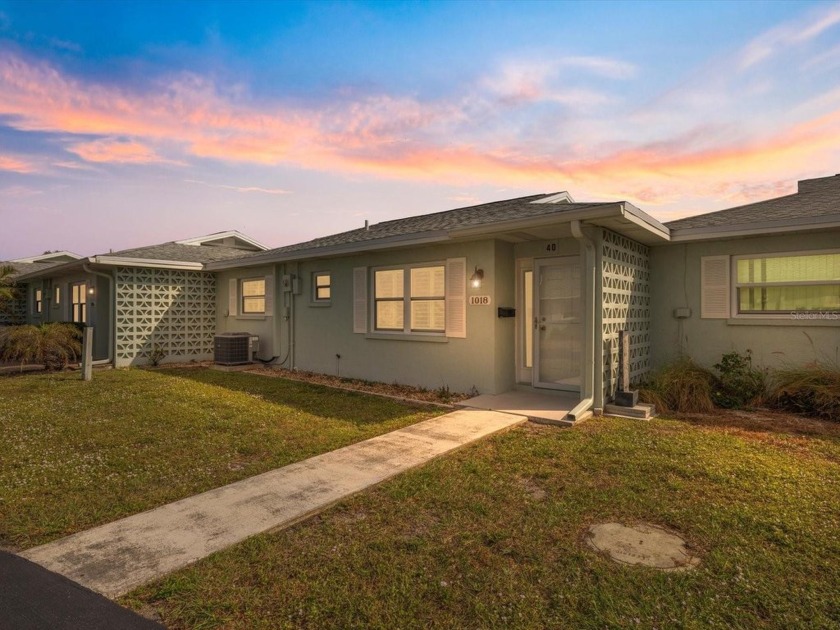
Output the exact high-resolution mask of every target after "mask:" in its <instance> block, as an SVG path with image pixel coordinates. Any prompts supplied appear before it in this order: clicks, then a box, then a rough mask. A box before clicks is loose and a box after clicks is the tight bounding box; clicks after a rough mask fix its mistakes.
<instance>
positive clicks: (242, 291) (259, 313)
mask: <svg viewBox="0 0 840 630" xmlns="http://www.w3.org/2000/svg"><path fill="white" fill-rule="evenodd" d="M246 282H262V283H263V292H262V294H261V295H247V296H246V295H245V283H246ZM266 282H267V280H266V279H265V276H255V277H253V278H240V279H239V287H238V288H239V296H238V297H239V315H243V316H245V317H249V316H257V317H260V316H265V305H266V298H267V296H266V291H265V286H266ZM246 298H247V299H249V300H252V299H258V298H262V301H263V308H262V310H261V311H249V310H246V309H245V300H246Z"/></svg>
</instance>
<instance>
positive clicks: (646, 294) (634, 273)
mask: <svg viewBox="0 0 840 630" xmlns="http://www.w3.org/2000/svg"><path fill="white" fill-rule="evenodd" d="M649 251H650V250H649V248H648V247H647V246H646V245H642V244H641V243H637V242H636V241H634V240H632V239H629V238H626V237H624V236H620V235H619V234H616V233H614V232H611V231H609V230H602V234H601V277H602V291H601V299H602V305H601V320H602V325H603V336H602V343H603V353H604V397H605V399H606V400H609V399H610V398H612V397H613V396H614V394H615V391H616V387H617V386H618V331H619V330H627V331H629V333H630V382H631V383H638V382H639V381H640V380H642V379H643V378H644V377H645V376H646V375H647V373H648V371H649V370H650V263H649Z"/></svg>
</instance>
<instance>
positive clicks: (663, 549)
mask: <svg viewBox="0 0 840 630" xmlns="http://www.w3.org/2000/svg"><path fill="white" fill-rule="evenodd" d="M586 542H587V544H588V545H589V546H590V547H592V548H593V549H595V550H596V551H600V552H603V553H606V554H608V555H609V557H610V558H612V559H613V560H615V561H616V562H621V563H622V564H641V565H643V566H646V567H654V568H656V569H662V570H664V571H676V570H680V569H683V570H684V569H690V568H692V567H695V566H697V565H698V564H700V559H699V558H697V557H696V556H694V555H693V554H692V553H691V552H690V551H689V550H688V546H687V545H686V542H685V540H683V539H682V538H680V537H679V536H677V535H676V534H672V533H671V532H669V531H666V530H664V529H662V528H661V527H657V526H656V525H649V524H647V523H641V524H638V525H633V526H631V527H628V526H626V525H622V524H621V523H601V524H599V525H592V526H591V527H590V528H589V532H588V533H587V536H586Z"/></svg>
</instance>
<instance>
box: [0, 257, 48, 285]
mask: <svg viewBox="0 0 840 630" xmlns="http://www.w3.org/2000/svg"><path fill="white" fill-rule="evenodd" d="M61 264H64V263H63V262H46V261H45V262H17V261H14V260H11V261H7V262H0V267H11V268H12V269H14V271H13V272H12V273H11V274H9V278H11V279H12V280H14V279H15V278H17V277H18V276H22V275H24V274H26V273H33V272H35V271H42V270H44V269H49V268H50V267H55V266H56V265H61Z"/></svg>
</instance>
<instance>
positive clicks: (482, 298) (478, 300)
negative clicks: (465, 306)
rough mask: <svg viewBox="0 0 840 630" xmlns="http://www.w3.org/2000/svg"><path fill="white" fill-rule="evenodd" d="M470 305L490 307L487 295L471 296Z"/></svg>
mask: <svg viewBox="0 0 840 630" xmlns="http://www.w3.org/2000/svg"><path fill="white" fill-rule="evenodd" d="M470 304H471V305H472V306H490V296H489V295H471V296H470Z"/></svg>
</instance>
